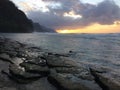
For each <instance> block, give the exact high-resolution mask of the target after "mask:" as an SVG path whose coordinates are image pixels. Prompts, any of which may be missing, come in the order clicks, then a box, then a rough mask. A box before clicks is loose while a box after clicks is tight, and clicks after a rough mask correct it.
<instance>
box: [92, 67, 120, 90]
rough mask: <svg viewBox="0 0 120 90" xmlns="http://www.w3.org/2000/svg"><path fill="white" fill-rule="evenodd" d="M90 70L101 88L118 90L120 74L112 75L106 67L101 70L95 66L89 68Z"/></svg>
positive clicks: (119, 88)
mask: <svg viewBox="0 0 120 90" xmlns="http://www.w3.org/2000/svg"><path fill="white" fill-rule="evenodd" d="M90 70H91V73H92V75H93V76H94V77H95V80H96V83H98V84H99V85H100V86H101V87H102V89H103V90H120V76H118V75H113V74H112V73H110V72H109V71H108V70H107V69H104V70H102V72H101V69H96V68H90ZM105 70H106V71H105ZM118 78H119V79H118Z"/></svg>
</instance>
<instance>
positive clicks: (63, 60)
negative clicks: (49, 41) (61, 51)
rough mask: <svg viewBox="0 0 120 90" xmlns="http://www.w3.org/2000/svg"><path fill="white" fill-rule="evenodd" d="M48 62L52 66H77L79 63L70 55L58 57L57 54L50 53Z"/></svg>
mask: <svg viewBox="0 0 120 90" xmlns="http://www.w3.org/2000/svg"><path fill="white" fill-rule="evenodd" d="M46 59H47V64H48V66H50V67H76V66H77V63H76V62H75V61H73V60H72V59H70V58H68V57H62V56H60V57H57V56H55V55H49V56H48V57H47V58H46Z"/></svg>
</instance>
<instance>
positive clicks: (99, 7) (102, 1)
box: [11, 0, 120, 33]
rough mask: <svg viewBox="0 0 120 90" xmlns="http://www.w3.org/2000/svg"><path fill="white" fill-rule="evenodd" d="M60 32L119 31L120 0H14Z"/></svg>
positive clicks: (43, 23) (37, 19) (36, 20)
mask: <svg viewBox="0 0 120 90" xmlns="http://www.w3.org/2000/svg"><path fill="white" fill-rule="evenodd" d="M11 1H13V2H14V3H15V4H16V6H17V7H18V8H19V9H21V10H22V11H24V12H25V14H26V15H27V16H28V18H30V19H32V20H33V21H34V22H38V23H40V24H41V25H44V26H46V27H50V28H53V29H55V30H56V31H57V32H58V33H120V0H11Z"/></svg>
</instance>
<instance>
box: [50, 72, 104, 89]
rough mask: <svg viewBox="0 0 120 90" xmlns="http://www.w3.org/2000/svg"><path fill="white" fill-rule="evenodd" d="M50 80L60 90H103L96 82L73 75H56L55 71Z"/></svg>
mask: <svg viewBox="0 0 120 90" xmlns="http://www.w3.org/2000/svg"><path fill="white" fill-rule="evenodd" d="M48 80H49V82H51V83H52V84H53V85H55V86H56V87H57V88H59V90H102V89H101V88H100V87H99V86H98V85H97V84H96V83H95V81H94V80H92V81H90V80H86V79H81V78H79V77H76V76H74V75H73V74H66V73H56V71H55V70H52V71H51V73H50V75H49V76H48Z"/></svg>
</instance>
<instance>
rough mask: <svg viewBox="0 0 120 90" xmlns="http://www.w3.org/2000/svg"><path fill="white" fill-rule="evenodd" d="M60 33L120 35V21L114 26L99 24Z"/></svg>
mask: <svg viewBox="0 0 120 90" xmlns="http://www.w3.org/2000/svg"><path fill="white" fill-rule="evenodd" d="M56 31H57V32H58V33H120V21H115V22H114V24H112V25H101V24H98V23H95V24H92V25H90V26H87V27H84V28H79V29H58V30H56Z"/></svg>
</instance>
